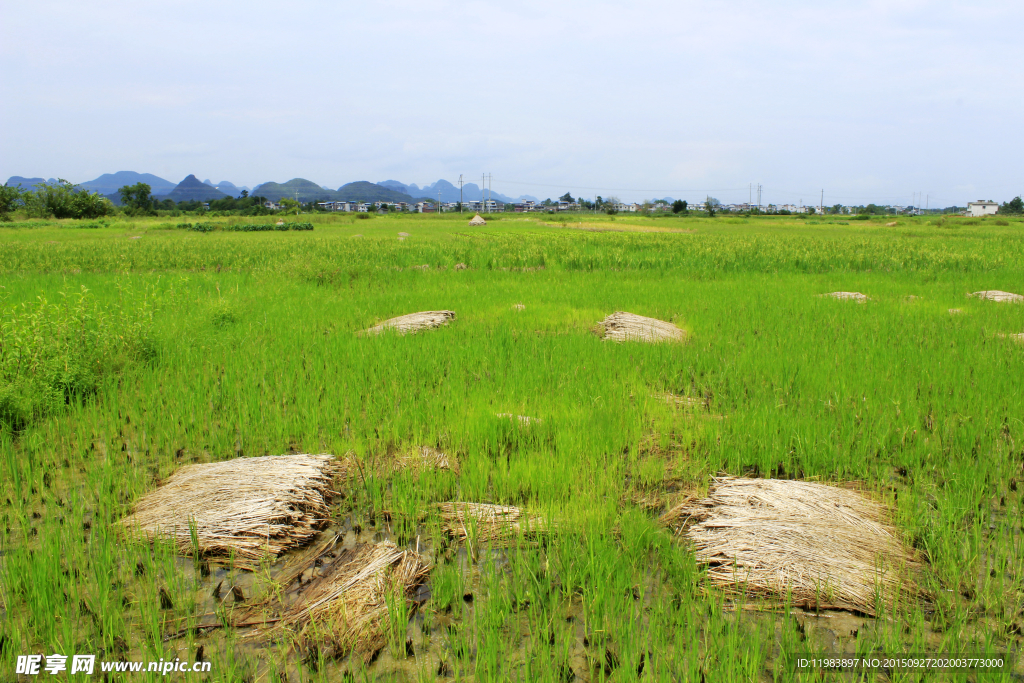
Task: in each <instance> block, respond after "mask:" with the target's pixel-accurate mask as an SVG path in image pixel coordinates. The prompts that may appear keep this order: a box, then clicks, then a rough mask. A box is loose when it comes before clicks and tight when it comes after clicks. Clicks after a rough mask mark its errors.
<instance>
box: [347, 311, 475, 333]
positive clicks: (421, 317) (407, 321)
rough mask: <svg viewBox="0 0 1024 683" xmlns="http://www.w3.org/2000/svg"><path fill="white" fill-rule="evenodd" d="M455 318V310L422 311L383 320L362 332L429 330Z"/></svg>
mask: <svg viewBox="0 0 1024 683" xmlns="http://www.w3.org/2000/svg"><path fill="white" fill-rule="evenodd" d="M454 319H455V311H422V312H420V313H410V314H409V315H400V316H398V317H397V318H391V319H389V320H385V321H384V322H382V323H380V324H379V325H374V326H373V327H371V328H369V329H366V330H364V331H363V334H368V335H378V334H381V333H382V332H385V331H388V330H391V331H394V332H397V333H398V334H409V333H411V332H419V331H420V330H430V329H433V328H435V327H441V326H442V325H447V324H448V322H449V321H451V320H454Z"/></svg>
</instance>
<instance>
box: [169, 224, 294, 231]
mask: <svg viewBox="0 0 1024 683" xmlns="http://www.w3.org/2000/svg"><path fill="white" fill-rule="evenodd" d="M178 228H179V229H181V230H191V231H193V232H213V231H215V230H224V231H227V232H269V231H271V230H312V229H313V224H312V223H282V224H281V225H276V224H274V223H259V224H254V223H246V224H245V225H220V224H218V223H179V224H178Z"/></svg>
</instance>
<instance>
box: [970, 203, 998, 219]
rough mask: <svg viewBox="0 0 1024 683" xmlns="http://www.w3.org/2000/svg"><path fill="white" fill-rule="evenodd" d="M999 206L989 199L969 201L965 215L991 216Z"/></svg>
mask: <svg viewBox="0 0 1024 683" xmlns="http://www.w3.org/2000/svg"><path fill="white" fill-rule="evenodd" d="M998 208H999V205H998V204H996V203H995V202H994V201H992V200H991V199H990V200H988V201H987V202H986V201H984V200H983V199H979V200H978V201H976V202H969V203H968V204H967V215H968V216H991V215H992V214H994V213H995V212H996V210H997V209H998Z"/></svg>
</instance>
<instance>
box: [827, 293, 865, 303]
mask: <svg viewBox="0 0 1024 683" xmlns="http://www.w3.org/2000/svg"><path fill="white" fill-rule="evenodd" d="M818 296H829V297H832V298H833V299H839V300H840V301H856V302H857V303H864V302H865V301H870V299H869V298H868V297H866V296H864V295H863V294H861V293H860V292H829V293H828V294H819V295H818Z"/></svg>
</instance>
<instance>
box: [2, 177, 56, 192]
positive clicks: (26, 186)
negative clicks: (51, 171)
mask: <svg viewBox="0 0 1024 683" xmlns="http://www.w3.org/2000/svg"><path fill="white" fill-rule="evenodd" d="M7 184H8V185H9V186H11V187H17V186H19V185H21V189H23V190H31V189H32V188H34V187H35V186H36V185H56V184H57V179H56V178H49V179H43V178H22V177H21V176H20V175H12V176H11V177H10V178H8V179H7Z"/></svg>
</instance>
